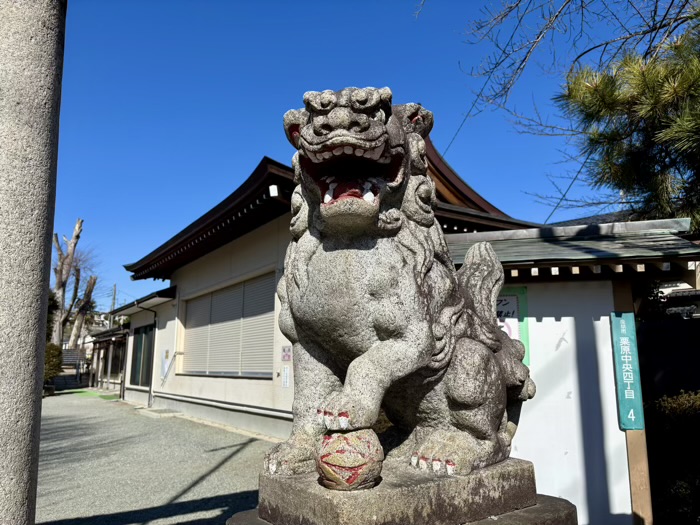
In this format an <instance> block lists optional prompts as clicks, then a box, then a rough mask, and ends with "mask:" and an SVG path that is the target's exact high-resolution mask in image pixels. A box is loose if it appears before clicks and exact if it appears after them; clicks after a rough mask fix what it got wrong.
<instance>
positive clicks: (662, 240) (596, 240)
mask: <svg viewBox="0 0 700 525" xmlns="http://www.w3.org/2000/svg"><path fill="white" fill-rule="evenodd" d="M689 228H690V219H666V220H656V221H639V222H616V223H610V224H596V225H588V226H566V227H548V228H532V229H524V230H517V231H498V232H482V233H471V234H452V235H447V244H448V246H449V248H450V252H451V254H452V258H453V260H454V262H455V264H457V265H461V264H462V263H463V261H464V256H465V255H466V253H467V250H468V249H469V248H470V247H471V246H472V245H474V244H475V243H477V242H481V241H487V242H489V243H491V245H492V246H493V249H494V251H495V252H496V254H497V255H498V257H499V259H500V260H501V263H502V264H503V267H504V269H505V270H506V276H507V277H513V278H515V277H517V278H519V279H523V278H526V279H528V278H540V279H541V278H542V277H554V278H563V277H566V276H568V277H572V276H577V275H582V272H581V269H582V268H583V269H584V270H585V271H584V273H588V274H591V273H592V274H597V275H599V276H601V277H603V276H608V277H609V276H611V275H617V274H624V273H639V272H645V271H648V273H651V272H658V273H659V275H660V276H661V277H663V278H664V280H666V279H670V278H679V279H681V280H685V281H686V282H689V283H690V284H691V286H693V287H697V268H698V265H697V264H696V263H695V261H697V260H700V246H698V245H696V244H694V243H692V242H690V241H688V240H686V239H683V238H682V237H680V236H679V235H678V234H679V233H683V232H686V231H688V230H689ZM689 274H690V275H689ZM618 276H620V275H618Z"/></svg>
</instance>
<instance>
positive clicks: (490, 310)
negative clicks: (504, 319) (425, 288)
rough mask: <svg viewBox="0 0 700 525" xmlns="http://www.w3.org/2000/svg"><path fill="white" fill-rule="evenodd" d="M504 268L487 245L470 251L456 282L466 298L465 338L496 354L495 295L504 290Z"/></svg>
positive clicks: (477, 246) (498, 330) (482, 243)
mask: <svg viewBox="0 0 700 525" xmlns="http://www.w3.org/2000/svg"><path fill="white" fill-rule="evenodd" d="M503 280H504V277H503V267H502V266H501V261H499V260H498V257H497V256H496V252H494V251H493V248H492V247H491V245H490V244H489V243H487V242H480V243H477V244H475V245H474V246H472V247H471V248H469V251H468V252H467V255H466V256H465V258H464V264H463V265H462V267H461V268H460V269H459V271H458V272H457V281H458V282H459V284H460V286H461V287H462V290H464V293H465V296H466V298H467V301H466V304H465V309H466V314H467V315H466V317H467V327H468V328H467V334H468V335H469V337H471V338H472V339H475V340H477V341H479V342H480V343H482V344H484V345H486V346H487V347H488V348H490V349H491V350H493V351H494V352H497V351H498V350H500V347H501V340H500V337H499V332H501V329H500V328H499V327H498V323H497V317H496V307H497V301H498V294H499V293H500V291H501V288H502V287H503Z"/></svg>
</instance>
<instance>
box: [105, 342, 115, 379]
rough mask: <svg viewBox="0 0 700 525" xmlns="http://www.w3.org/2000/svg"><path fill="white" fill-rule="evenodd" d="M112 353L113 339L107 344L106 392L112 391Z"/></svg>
mask: <svg viewBox="0 0 700 525" xmlns="http://www.w3.org/2000/svg"><path fill="white" fill-rule="evenodd" d="M113 352H114V338H112V340H111V341H110V342H109V352H108V353H107V390H111V389H112V353H113Z"/></svg>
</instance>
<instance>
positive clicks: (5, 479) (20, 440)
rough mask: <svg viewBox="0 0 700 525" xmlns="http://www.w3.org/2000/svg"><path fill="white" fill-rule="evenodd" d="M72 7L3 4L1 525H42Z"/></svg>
mask: <svg viewBox="0 0 700 525" xmlns="http://www.w3.org/2000/svg"><path fill="white" fill-rule="evenodd" d="M65 22H66V2H65V0H32V1H30V2H28V1H25V0H2V1H0V282H1V283H2V286H0V450H2V453H1V454H0V522H1V523H3V524H4V523H8V524H9V523H11V524H13V525H32V524H33V523H34V516H35V507H36V484H37V474H38V457H39V428H40V418H41V386H42V383H43V372H44V351H45V346H46V308H47V300H48V289H49V270H50V266H51V234H52V231H53V213H54V202H55V195H56V164H57V154H58V115H59V108H60V100H61V73H62V68H63V42H64V33H65Z"/></svg>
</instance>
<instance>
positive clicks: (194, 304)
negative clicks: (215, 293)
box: [184, 294, 211, 374]
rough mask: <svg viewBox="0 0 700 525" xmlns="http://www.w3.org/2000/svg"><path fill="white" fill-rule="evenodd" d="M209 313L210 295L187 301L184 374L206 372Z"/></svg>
mask: <svg viewBox="0 0 700 525" xmlns="http://www.w3.org/2000/svg"><path fill="white" fill-rule="evenodd" d="M210 311H211V294H207V295H205V296H202V297H198V298H197V299H192V300H191V301H187V312H186V314H185V315H186V317H185V358H184V372H185V373H191V374H202V373H206V372H207V368H208V366H207V354H208V350H209V313H210Z"/></svg>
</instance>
